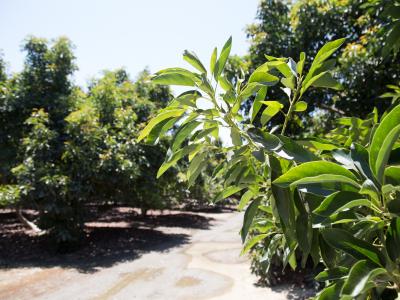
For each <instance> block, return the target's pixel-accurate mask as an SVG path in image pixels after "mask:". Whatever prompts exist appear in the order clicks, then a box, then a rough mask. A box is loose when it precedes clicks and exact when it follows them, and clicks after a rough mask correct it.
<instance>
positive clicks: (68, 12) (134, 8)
mask: <svg viewBox="0 0 400 300" xmlns="http://www.w3.org/2000/svg"><path fill="white" fill-rule="evenodd" d="M258 2H259V0H201V1H194V0H186V1H185V0H169V1H163V0H141V1H139V0H130V1H128V0H109V1H106V0H96V1H95V0H64V1H61V0H35V1H34V0H0V49H2V50H3V54H4V57H5V60H6V61H7V62H8V63H9V71H10V72H16V71H20V70H21V68H22V63H23V58H24V54H23V53H21V51H20V46H21V43H22V41H23V39H24V38H25V37H26V36H28V35H30V34H33V35H35V36H39V37H45V38H48V39H51V38H55V37H58V36H60V35H65V36H67V37H69V38H70V39H71V40H72V41H73V43H74V44H75V46H76V49H75V51H74V52H75V55H76V57H77V65H78V67H79V70H78V71H77V72H76V73H75V82H76V83H78V84H80V85H85V83H86V82H87V80H88V79H90V78H91V77H93V76H97V75H98V74H99V72H100V71H101V70H104V69H116V68H119V67H125V68H126V69H127V70H128V72H129V73H130V74H131V75H132V76H135V74H137V73H138V72H139V71H140V70H142V69H143V68H145V67H146V66H148V67H149V68H150V70H151V71H157V70H159V69H162V68H165V67H173V66H185V62H184V61H183V60H182V58H181V54H182V51H183V50H184V49H189V50H194V51H195V52H196V53H197V54H198V56H199V57H200V58H201V59H202V60H203V61H205V64H206V65H208V60H209V56H210V54H211V52H212V49H213V47H214V46H219V48H221V47H222V45H223V43H224V42H225V40H226V39H227V38H228V37H229V36H230V35H232V36H233V47H232V53H233V54H239V55H241V54H245V53H246V51H247V49H248V46H249V44H248V42H247V40H246V35H245V32H244V29H245V27H246V25H247V24H250V23H252V22H253V21H254V19H255V15H256V12H257V5H258Z"/></svg>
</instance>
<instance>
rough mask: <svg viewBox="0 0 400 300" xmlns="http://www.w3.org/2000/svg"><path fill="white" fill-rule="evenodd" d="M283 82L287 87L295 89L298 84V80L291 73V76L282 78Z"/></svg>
mask: <svg viewBox="0 0 400 300" xmlns="http://www.w3.org/2000/svg"><path fill="white" fill-rule="evenodd" d="M281 82H282V84H283V85H284V86H286V87H287V88H289V89H291V90H294V89H295V86H296V80H295V77H294V76H293V75H291V76H290V77H284V78H282V79H281Z"/></svg>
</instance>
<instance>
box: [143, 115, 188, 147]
mask: <svg viewBox="0 0 400 300" xmlns="http://www.w3.org/2000/svg"><path fill="white" fill-rule="evenodd" d="M185 111H186V109H182V108H180V109H171V110H166V111H163V112H162V113H160V114H159V115H157V116H156V117H155V118H153V119H151V120H150V122H149V124H147V126H146V127H145V128H144V129H143V130H142V132H141V133H140V135H139V137H138V139H137V141H138V142H140V141H141V140H143V139H144V138H145V137H146V136H147V135H148V134H149V133H150V131H151V130H152V129H153V128H154V126H156V125H157V124H158V123H160V122H162V121H164V120H166V119H168V118H171V117H179V116H181V115H182V114H183V113H184V112H185Z"/></svg>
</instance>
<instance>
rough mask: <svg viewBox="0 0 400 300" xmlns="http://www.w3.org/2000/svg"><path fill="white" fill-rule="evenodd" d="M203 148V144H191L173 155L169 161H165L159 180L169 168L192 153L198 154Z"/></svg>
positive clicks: (160, 170) (159, 173)
mask: <svg viewBox="0 0 400 300" xmlns="http://www.w3.org/2000/svg"><path fill="white" fill-rule="evenodd" d="M202 147H203V145H201V144H191V145H188V146H186V147H184V148H182V149H180V150H178V151H177V152H175V153H174V154H172V156H171V157H170V158H169V159H168V160H167V161H165V162H164V163H163V164H162V165H161V167H160V168H159V169H158V172H157V178H159V177H160V176H161V175H162V174H164V173H165V172H166V171H167V170H168V169H169V168H171V167H172V166H173V165H175V164H176V163H177V162H178V161H179V160H180V159H181V158H183V157H184V156H186V155H189V154H191V153H197V152H198V151H199V150H200V149H201V148H202Z"/></svg>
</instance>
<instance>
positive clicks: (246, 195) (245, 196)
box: [237, 189, 255, 211]
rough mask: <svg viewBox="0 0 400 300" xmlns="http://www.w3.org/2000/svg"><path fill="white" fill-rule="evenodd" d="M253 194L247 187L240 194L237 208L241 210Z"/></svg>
mask: <svg viewBox="0 0 400 300" xmlns="http://www.w3.org/2000/svg"><path fill="white" fill-rule="evenodd" d="M254 196H255V194H254V191H253V190H251V189H249V190H247V191H246V193H244V194H243V195H242V198H240V202H239V205H238V208H237V209H238V210H239V211H241V210H243V208H244V207H245V206H246V205H247V203H249V201H250V200H251V199H252V198H253V197H254Z"/></svg>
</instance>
